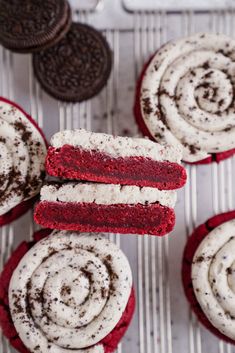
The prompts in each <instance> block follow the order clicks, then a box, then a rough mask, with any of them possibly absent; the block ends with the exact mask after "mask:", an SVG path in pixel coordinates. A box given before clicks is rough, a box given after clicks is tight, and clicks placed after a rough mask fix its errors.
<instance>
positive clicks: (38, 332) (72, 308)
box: [9, 231, 132, 353]
mask: <svg viewBox="0 0 235 353" xmlns="http://www.w3.org/2000/svg"><path fill="white" fill-rule="evenodd" d="M131 287H132V275H131V269H130V266H129V263H128V260H127V258H126V257H125V255H124V254H123V253H122V251H121V250H120V249H119V248H118V247H117V246H116V245H115V244H113V243H111V242H110V241H109V240H107V239H105V238H104V237H101V236H96V235H93V234H86V233H83V234H79V235H78V234H77V233H73V232H63V231H54V232H53V233H52V235H50V236H49V237H47V238H45V239H43V240H41V241H39V242H38V243H36V245H34V246H33V247H32V248H31V249H30V250H29V251H28V252H27V253H26V255H25V256H24V257H23V258H22V259H21V261H20V263H19V264H18V266H17V268H16V269H15V271H14V273H13V276H12V278H11V281H10V287H9V305H10V310H11V315H12V320H13V322H14V325H15V327H16V330H17V332H18V334H19V336H20V338H21V340H22V341H23V343H24V344H25V346H26V347H27V348H28V349H29V350H30V351H33V352H34V351H37V352H43V353H45V352H53V353H55V352H57V353H59V352H61V353H62V352H63V353H65V352H71V350H80V349H81V350H82V351H83V350H84V352H92V353H93V352H94V353H96V352H103V345H102V344H101V343H100V341H101V340H102V339H103V338H104V337H106V336H107V335H108V334H109V333H110V332H111V331H112V330H113V329H114V327H115V326H116V325H117V323H118V322H119V320H120V318H121V317H122V314H123V312H124V311H125V308H126V305H127V303H128V299H129V297H130V293H131ZM92 346H94V347H92Z"/></svg>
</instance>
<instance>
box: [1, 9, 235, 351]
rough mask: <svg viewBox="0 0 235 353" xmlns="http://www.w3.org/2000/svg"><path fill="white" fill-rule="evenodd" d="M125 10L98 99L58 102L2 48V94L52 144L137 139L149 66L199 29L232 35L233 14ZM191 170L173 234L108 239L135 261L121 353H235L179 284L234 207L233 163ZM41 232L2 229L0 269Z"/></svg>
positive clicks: (113, 34) (29, 220)
mask: <svg viewBox="0 0 235 353" xmlns="http://www.w3.org/2000/svg"><path fill="white" fill-rule="evenodd" d="M99 8H100V9H101V8H102V7H100V6H99ZM127 10H128V13H129V16H130V17H131V21H132V26H131V27H130V28H129V27H128V28H126V29H121V30H119V29H105V30H104V31H103V33H104V35H105V36H106V38H107V40H108V41H109V43H110V46H111V47H112V49H113V52H114V60H113V70H112V74H111V77H110V79H109V81H108V84H107V86H106V88H105V89H104V90H103V92H102V93H101V94H100V95H99V97H98V98H95V99H93V100H91V101H87V102H84V103H81V104H74V105H72V104H64V103H60V102H58V104H57V103H55V101H53V100H51V99H50V98H49V97H47V96H46V95H45V94H44V93H43V92H42V91H41V89H40V87H39V85H38V83H37V82H36V80H35V78H34V75H33V70H32V64H31V57H30V56H24V59H21V58H20V57H19V55H16V54H13V53H11V52H9V51H7V50H5V49H3V48H0V67H1V71H0V90H1V94H2V95H3V96H6V97H8V98H10V99H13V100H14V99H16V98H17V99H18V102H19V103H21V101H20V97H21V98H22V104H24V105H25V106H26V107H28V110H29V111H30V113H31V115H32V116H33V117H34V119H35V120H37V122H38V124H39V125H40V127H42V128H43V129H44V131H45V132H46V134H47V137H49V136H50V135H51V134H52V133H53V132H55V131H57V130H58V129H65V128H68V129H69V128H78V127H81V128H86V129H88V130H90V129H92V130H95V131H96V130H97V131H104V132H109V133H115V134H123V133H127V131H126V130H127V129H126V128H125V127H126V126H128V127H129V126H131V128H130V129H129V131H128V133H131V134H132V135H136V134H137V133H138V130H137V126H136V125H135V123H134V119H133V117H132V104H133V94H134V93H133V89H134V85H135V82H136V79H137V77H138V75H139V72H140V70H141V68H142V66H143V64H144V62H145V61H146V59H148V57H149V56H150V55H151V54H152V53H153V52H154V51H155V50H156V49H157V48H159V47H160V46H161V45H162V44H163V43H165V42H166V41H168V40H169V39H171V38H172V37H175V36H185V35H189V34H191V33H194V32H196V31H199V30H204V31H213V32H222V33H226V34H228V35H231V36H232V35H233V27H234V12H233V11H231V10H230V11H226V10H220V11H210V12H209V11H208V12H200V11H182V12H177V13H175V12H174V11H130V10H129V9H126V8H125V7H124V10H123V11H127ZM94 16H96V13H95V12H94V10H92V11H82V12H79V13H77V12H76V11H74V19H75V20H79V21H81V22H86V23H89V22H91V19H92V18H93V17H94ZM174 26H176V27H174ZM175 28H177V31H175ZM19 61H20V64H19V66H20V67H21V65H24V68H26V69H25V70H26V71H25V73H24V84H25V86H24V88H25V92H24V95H25V96H27V95H28V97H29V99H28V100H27V101H26V100H25V99H23V97H22V96H21V94H20V93H19V92H18V90H19V86H18V84H17V82H18V81H17V80H18V74H17V72H18V68H19V67H18V62H19ZM127 73H128V74H127ZM125 76H127V78H126V77H125ZM130 82H131V83H130ZM51 106H52V109H51V108H50V107H51ZM97 112H98V114H97ZM48 113H49V114H50V113H52V115H53V119H54V122H53V124H48V121H47V120H46V119H45V115H47V114H48ZM186 169H187V173H188V183H187V185H186V187H185V189H184V191H181V192H180V193H179V200H178V203H177V207H176V213H177V225H176V229H175V231H174V232H173V234H171V235H170V236H169V237H168V236H166V237H164V238H155V237H149V236H147V235H146V236H144V237H142V236H139V237H138V236H133V235H131V236H129V235H126V236H120V235H118V234H116V235H114V234H111V235H110V239H112V240H113V241H116V242H117V244H119V245H120V246H121V247H122V248H123V250H124V251H125V252H126V254H127V256H128V257H129V259H130V262H131V265H132V269H133V276H134V281H135V287H136V293H137V310H136V314H135V317H134V320H133V322H132V325H131V326H130V329H129V331H128V333H127V335H126V337H125V338H124V339H123V343H122V344H120V345H119V347H118V350H117V351H118V352H119V353H121V352H123V353H129V352H136V353H178V352H182V353H217V352H218V353H232V352H235V348H233V347H232V346H231V345H228V344H224V343H223V342H222V341H219V340H218V339H216V338H215V337H213V336H212V335H211V334H209V333H208V332H207V331H206V330H205V329H204V328H202V327H201V326H200V325H199V324H198V322H197V320H196V318H195V317H194V315H192V313H191V311H190V310H189V308H188V305H187V303H186V300H185V299H184V297H183V291H182V286H181V283H180V270H181V257H182V251H183V246H184V244H185V242H186V240H187V236H188V235H189V234H190V233H191V232H192V230H193V229H194V228H195V226H196V225H198V224H199V223H201V222H203V221H204V220H205V219H206V218H207V217H209V216H211V215H212V214H215V213H218V212H222V211H226V210H229V209H232V208H234V186H233V178H232V175H233V172H234V171H235V159H234V158H230V159H228V160H226V161H224V162H221V163H220V164H214V163H213V164H211V165H208V166H186ZM204 204H205V205H206V207H204ZM36 229H37V226H36V225H35V224H34V222H33V211H30V212H29V213H28V214H27V215H26V216H24V217H23V218H22V219H20V220H19V221H16V222H14V223H13V224H11V225H9V226H5V227H2V228H1V230H0V233H1V234H0V245H1V256H0V266H1V268H2V267H3V265H4V262H5V261H6V260H7V258H8V257H9V256H10V254H11V252H12V250H13V248H14V247H15V246H16V245H17V244H18V243H19V242H20V240H22V239H23V238H24V239H27V238H28V239H30V237H31V235H32V233H33V231H35V230H36ZM10 352H13V350H12V349H11V348H10V346H9V344H8V342H7V341H6V340H5V339H4V337H2V336H1V340H0V353H10Z"/></svg>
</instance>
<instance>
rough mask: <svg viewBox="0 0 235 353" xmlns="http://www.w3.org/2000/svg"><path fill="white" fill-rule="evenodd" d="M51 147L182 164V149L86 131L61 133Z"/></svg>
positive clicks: (78, 130) (114, 156)
mask: <svg viewBox="0 0 235 353" xmlns="http://www.w3.org/2000/svg"><path fill="white" fill-rule="evenodd" d="M51 145H52V147H54V148H60V147H62V146H64V145H70V146H74V147H78V148H81V149H84V150H87V151H89V150H94V151H98V152H101V153H106V154H108V155H110V156H112V157H113V158H118V157H122V158H125V157H136V156H141V157H145V158H151V159H153V160H154V161H170V162H175V163H180V161H181V159H182V149H181V147H180V146H179V147H177V148H173V147H172V146H167V147H166V146H161V145H159V144H157V143H154V142H153V141H150V140H149V139H147V138H138V137H123V136H113V135H108V134H103V133H98V132H90V131H86V130H84V129H77V130H64V131H59V132H57V133H56V134H55V135H53V136H52V138H51Z"/></svg>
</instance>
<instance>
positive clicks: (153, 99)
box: [137, 33, 235, 162]
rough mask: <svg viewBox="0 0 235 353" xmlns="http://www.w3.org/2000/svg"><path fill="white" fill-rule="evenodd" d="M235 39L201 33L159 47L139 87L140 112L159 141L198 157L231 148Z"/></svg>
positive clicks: (185, 155)
mask: <svg viewBox="0 0 235 353" xmlns="http://www.w3.org/2000/svg"><path fill="white" fill-rule="evenodd" d="M234 88H235V41H234V40H233V39H231V38H229V37H227V36H225V35H221V34H209V33H199V34H196V35H193V36H191V37H187V38H183V39H180V40H175V41H171V42H169V43H167V44H166V45H164V46H162V47H161V48H160V49H159V50H158V51H157V53H156V54H155V55H154V57H153V58H152V60H151V61H150V63H149V64H148V66H147V68H146V70H145V72H144V75H143V78H142V81H141V87H140V97H139V98H138V97H137V99H140V114H141V119H143V120H142V121H143V122H144V125H145V127H146V128H147V130H148V132H149V133H150V135H151V136H152V137H153V138H154V139H156V140H157V141H158V142H160V143H163V144H164V143H167V144H171V145H173V146H175V147H178V146H181V147H182V148H183V159H184V160H185V161H187V162H197V161H200V160H203V159H206V158H208V157H209V156H211V154H216V153H220V152H224V151H228V150H232V149H234V147H235V98H234Z"/></svg>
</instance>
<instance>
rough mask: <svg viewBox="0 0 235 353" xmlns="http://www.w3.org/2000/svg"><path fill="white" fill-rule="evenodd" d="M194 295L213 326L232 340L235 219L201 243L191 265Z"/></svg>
mask: <svg viewBox="0 0 235 353" xmlns="http://www.w3.org/2000/svg"><path fill="white" fill-rule="evenodd" d="M192 284H193V289H194V293H195V295H196V298H197V300H198V302H199V304H200V306H201V308H202V310H203V312H204V313H205V315H206V316H207V318H208V320H209V321H210V322H211V323H212V325H213V326H214V327H215V328H217V329H218V330H219V331H220V332H221V333H223V334H224V335H225V336H227V337H229V338H231V339H233V340H234V339H235V220H232V221H229V222H226V223H223V224H222V225H220V226H218V227H217V228H215V229H214V230H212V231H211V232H210V233H209V235H207V236H206V237H205V238H204V239H203V241H202V242H201V243H200V245H199V247H198V249H197V251H196V253H195V255H194V258H193V264H192Z"/></svg>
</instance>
